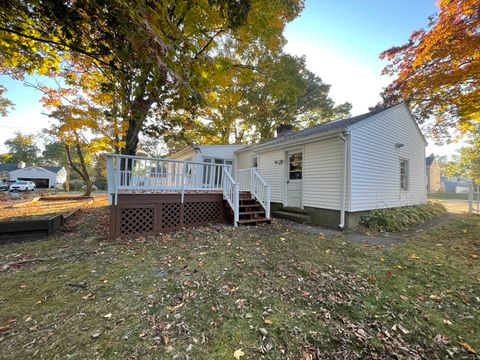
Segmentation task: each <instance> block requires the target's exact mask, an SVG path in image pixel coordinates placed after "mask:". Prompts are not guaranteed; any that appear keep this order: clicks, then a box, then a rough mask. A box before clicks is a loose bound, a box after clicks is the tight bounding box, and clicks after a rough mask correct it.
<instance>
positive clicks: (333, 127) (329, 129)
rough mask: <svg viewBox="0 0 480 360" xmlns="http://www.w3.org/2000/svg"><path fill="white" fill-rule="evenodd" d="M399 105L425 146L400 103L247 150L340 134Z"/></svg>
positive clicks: (291, 134)
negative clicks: (327, 134) (318, 136)
mask: <svg viewBox="0 0 480 360" xmlns="http://www.w3.org/2000/svg"><path fill="white" fill-rule="evenodd" d="M399 105H401V106H404V107H405V110H406V111H407V112H408V114H409V116H410V117H411V119H412V121H413V122H414V123H415V126H416V128H417V130H418V132H419V134H420V136H421V137H422V139H423V141H424V142H425V144H426V140H425V137H424V136H423V134H422V132H421V130H420V128H419V127H418V124H417V122H416V121H415V119H414V118H413V116H412V115H411V113H410V110H408V108H407V106H406V105H405V103H403V102H402V103H399V104H395V105H390V106H385V107H383V108H381V109H377V110H373V111H370V112H368V113H365V114H361V115H357V116H353V117H350V118H347V119H338V120H334V121H331V122H328V123H325V124H320V125H316V126H312V127H309V128H306V129H303V130H300V131H290V132H288V133H286V134H285V135H283V136H281V137H277V138H275V139H273V140H269V141H266V142H263V143H259V144H255V145H251V146H250V147H249V148H257V147H260V148H263V147H270V146H272V145H278V144H282V143H286V142H290V141H294V140H300V139H302V138H307V137H310V136H314V135H320V134H323V133H325V134H326V133H340V132H342V131H345V130H346V129H347V128H348V127H350V126H352V125H355V124H358V123H359V122H361V121H364V120H367V119H369V118H371V117H373V116H374V115H377V114H379V113H381V112H383V111H386V110H388V109H390V108H393V107H395V106H399ZM240 151H241V150H238V151H237V152H240Z"/></svg>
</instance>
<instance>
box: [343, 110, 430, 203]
mask: <svg viewBox="0 0 480 360" xmlns="http://www.w3.org/2000/svg"><path fill="white" fill-rule="evenodd" d="M349 130H350V137H351V182H352V184H351V195H352V197H351V202H350V206H349V210H350V211H362V210H371V209H376V208H388V207H397V206H405V205H413V204H419V203H424V202H425V201H426V191H425V190H426V189H425V181H426V179H425V143H424V140H423V138H422V136H421V135H420V133H419V131H418V128H417V127H416V125H415V124H414V122H413V120H412V119H411V117H410V115H409V113H408V111H407V109H406V108H405V105H403V104H400V105H398V106H395V107H392V108H390V109H388V110H386V111H384V112H382V113H379V114H377V115H375V116H373V117H372V118H370V119H368V120H365V121H362V122H360V123H358V124H355V125H353V126H351V127H350V128H349ZM396 143H401V144H403V147H401V148H398V149H397V148H396V146H395V144H396ZM401 158H403V159H407V160H408V161H409V186H408V190H403V189H401V188H400V159H401Z"/></svg>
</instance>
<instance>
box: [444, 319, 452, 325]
mask: <svg viewBox="0 0 480 360" xmlns="http://www.w3.org/2000/svg"><path fill="white" fill-rule="evenodd" d="M443 323H444V324H445V325H452V322H451V321H450V320H448V319H443Z"/></svg>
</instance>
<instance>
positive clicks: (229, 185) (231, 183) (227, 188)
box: [223, 168, 240, 226]
mask: <svg viewBox="0 0 480 360" xmlns="http://www.w3.org/2000/svg"><path fill="white" fill-rule="evenodd" d="M223 175H224V179H223V197H224V199H225V200H227V202H228V204H229V205H230V207H231V208H232V209H233V225H234V226H237V225H238V220H239V219H240V185H239V184H238V183H237V182H235V180H234V179H233V178H232V175H231V173H230V172H229V171H227V170H226V169H225V168H224V169H223Z"/></svg>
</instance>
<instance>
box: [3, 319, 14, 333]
mask: <svg viewBox="0 0 480 360" xmlns="http://www.w3.org/2000/svg"><path fill="white" fill-rule="evenodd" d="M16 323H17V319H10V320H8V321H6V322H4V323H3V324H2V325H0V332H3V331H7V330H10V329H11V328H12V327H13V325H15V324H16Z"/></svg>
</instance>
